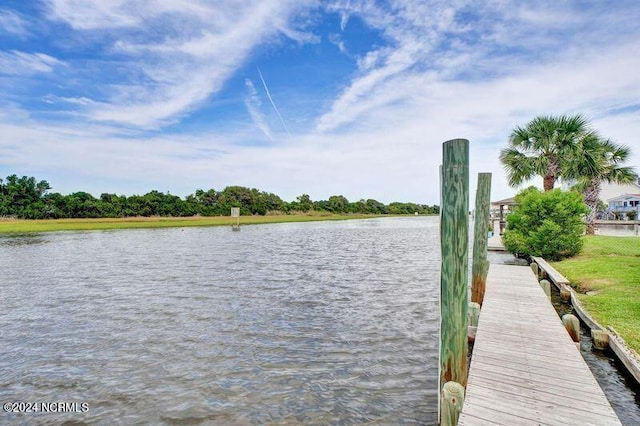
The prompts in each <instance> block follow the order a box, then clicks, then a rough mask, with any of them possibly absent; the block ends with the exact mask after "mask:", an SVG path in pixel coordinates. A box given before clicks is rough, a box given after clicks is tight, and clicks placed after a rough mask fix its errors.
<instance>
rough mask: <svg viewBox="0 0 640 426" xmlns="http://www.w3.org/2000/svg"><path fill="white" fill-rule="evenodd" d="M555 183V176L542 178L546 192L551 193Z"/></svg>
mask: <svg viewBox="0 0 640 426" xmlns="http://www.w3.org/2000/svg"><path fill="white" fill-rule="evenodd" d="M555 181H556V177H555V176H554V175H544V177H543V178H542V187H543V188H544V192H547V191H551V190H552V189H553V184H554V183H555Z"/></svg>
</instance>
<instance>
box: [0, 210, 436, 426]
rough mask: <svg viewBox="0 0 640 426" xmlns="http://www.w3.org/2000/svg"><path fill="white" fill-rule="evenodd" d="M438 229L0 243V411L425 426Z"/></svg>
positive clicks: (142, 234)
mask: <svg viewBox="0 0 640 426" xmlns="http://www.w3.org/2000/svg"><path fill="white" fill-rule="evenodd" d="M437 227H438V224H437V218H406V219H393V218H385V219H375V220H367V221H348V222H325V223H306V224H277V225H260V226H244V227H242V231H241V232H231V230H230V229H228V228H226V227H225V228H187V229H184V230H181V229H152V230H130V231H117V232H113V231H112V232H74V233H51V234H42V235H40V236H38V237H36V238H37V239H38V240H39V241H40V243H38V244H35V243H19V244H18V243H13V242H9V241H22V242H24V241H27V240H28V238H27V237H21V238H16V239H14V240H11V239H7V238H4V237H3V238H0V269H1V270H2V271H3V276H2V281H1V282H0V289H1V290H2V293H3V299H2V302H1V303H2V309H0V326H1V327H2V330H3V344H2V346H0V400H2V401H43V400H44V401H50V400H55V401H69V402H74V401H75V402H88V403H89V411H88V413H84V414H77V413H70V414H55V415H52V414H42V413H40V414H33V415H31V416H32V417H29V418H28V419H35V418H37V419H39V421H45V422H46V421H51V422H54V423H57V422H60V421H64V420H78V421H79V420H82V421H87V422H102V423H109V422H110V421H113V420H114V419H118V420H119V421H120V422H121V423H123V424H130V423H136V422H141V421H144V422H149V423H171V424H174V423H177V424H180V423H183V424H186V423H197V422H205V423H220V424H227V423H242V424H246V423H255V424H263V423H269V422H276V423H316V424H317V423H336V422H340V423H345V424H355V423H367V422H377V423H403V422H404V423H407V422H410V423H412V422H417V423H421V424H432V423H434V422H435V419H436V410H437V391H436V388H437V372H438V366H437V362H438V361H437V360H438V353H437V348H438V335H437V330H438V309H439V307H438V299H437V298H438V278H439V277H438V268H439V250H438V240H437V238H438V228H437ZM32 241H36V240H32ZM5 419H8V420H10V421H24V420H25V419H27V417H25V415H8V416H5V417H4V418H3V420H5Z"/></svg>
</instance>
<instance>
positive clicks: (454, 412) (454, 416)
mask: <svg viewBox="0 0 640 426" xmlns="http://www.w3.org/2000/svg"><path fill="white" fill-rule="evenodd" d="M463 405H464V387H463V386H462V385H461V384H459V383H456V382H447V383H445V384H444V386H442V392H441V393H440V410H441V417H440V426H456V425H457V424H458V418H459V417H460V413H461V412H462V406H463Z"/></svg>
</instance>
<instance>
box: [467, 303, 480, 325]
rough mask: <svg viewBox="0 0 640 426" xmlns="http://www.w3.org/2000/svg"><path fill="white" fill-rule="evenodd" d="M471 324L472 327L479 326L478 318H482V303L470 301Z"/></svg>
mask: <svg viewBox="0 0 640 426" xmlns="http://www.w3.org/2000/svg"><path fill="white" fill-rule="evenodd" d="M468 317H469V325H470V326H472V327H477V326H478V320H479V319H480V304H479V303H476V302H471V303H469V314H468Z"/></svg>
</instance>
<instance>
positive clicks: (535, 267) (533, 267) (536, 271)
mask: <svg viewBox="0 0 640 426" xmlns="http://www.w3.org/2000/svg"><path fill="white" fill-rule="evenodd" d="M529 266H531V270H532V271H533V273H534V274H535V275H536V278H538V277H539V276H540V270H539V268H538V264H537V263H536V262H531V264H530V265H529Z"/></svg>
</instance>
